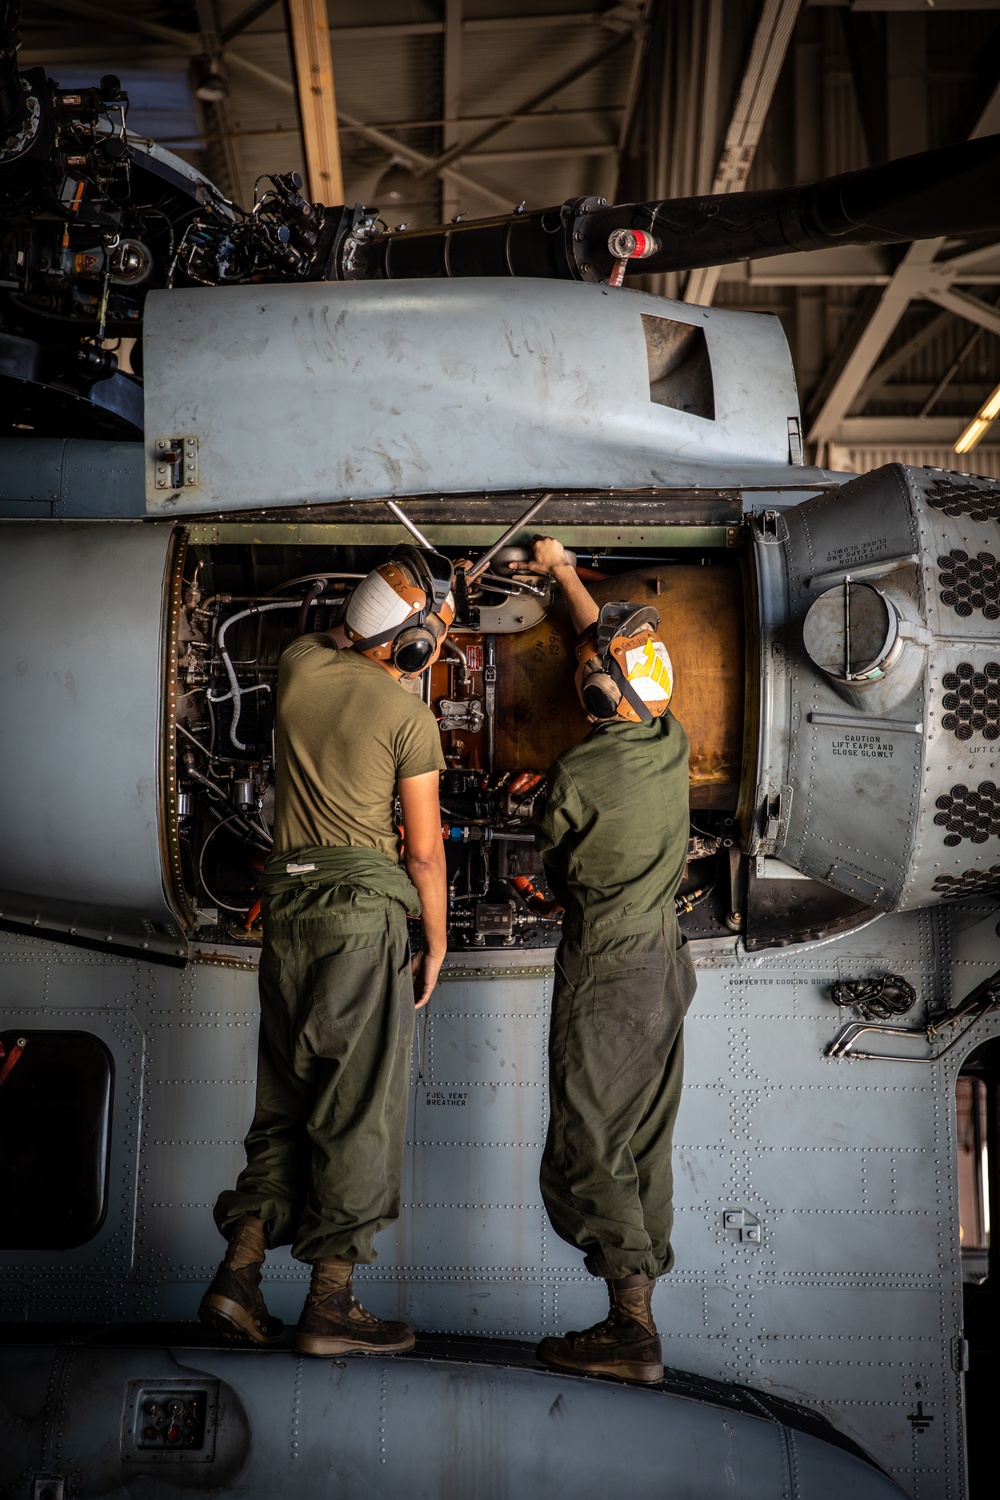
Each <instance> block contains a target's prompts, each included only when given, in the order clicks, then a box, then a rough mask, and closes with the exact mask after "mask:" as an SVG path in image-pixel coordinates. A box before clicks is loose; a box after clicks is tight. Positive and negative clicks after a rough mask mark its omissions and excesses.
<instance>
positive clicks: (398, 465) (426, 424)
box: [144, 279, 800, 515]
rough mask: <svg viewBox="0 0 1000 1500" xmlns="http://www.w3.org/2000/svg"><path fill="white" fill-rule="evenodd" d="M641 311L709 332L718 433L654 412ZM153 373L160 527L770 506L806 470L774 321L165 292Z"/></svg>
mask: <svg viewBox="0 0 1000 1500" xmlns="http://www.w3.org/2000/svg"><path fill="white" fill-rule="evenodd" d="M643 314H647V315H648V316H652V317H656V318H668V319H673V320H675V321H676V322H680V323H683V324H685V325H689V326H696V327H698V328H701V329H703V330H704V335H705V338H706V340H707V346H708V353H709V357H710V360H711V369H712V380H713V384H714V405H715V417H714V419H710V418H708V417H702V416H696V415H693V414H692V413H691V412H689V411H682V410H677V409H675V408H673V407H667V406H663V405H659V404H657V403H656V402H654V401H653V400H651V397H650V373H649V362H648V359H647V352H646V339H645V335H644V332H643V322H642V315H643ZM144 369H145V392H146V461H147V479H146V486H147V488H146V494H147V509H148V510H149V511H150V512H152V513H155V514H161V515H164V514H169V515H178V514H187V513H194V512H204V511H238V510H253V509H256V508H260V507H261V506H267V507H276V506H282V505H286V506H287V505H296V506H297V505H302V504H320V503H323V502H329V501H336V500H343V499H349V498H355V499H365V498H372V497H375V498H381V497H383V496H387V495H389V496H392V495H407V494H428V493H442V494H444V493H465V492H468V491H470V490H477V491H478V490H483V489H489V490H517V489H526V488H527V489H536V488H548V487H552V488H559V489H567V488H568V489H573V488H586V487H589V488H591V489H593V488H606V487H607V488H613V487H624V488H639V487H645V486H683V485H687V486H695V487H697V486H715V485H718V484H723V485H726V484H742V485H750V486H751V487H753V486H754V485H755V484H756V485H757V486H758V487H760V486H764V487H772V488H773V487H775V486H777V485H780V484H782V483H788V482H793V481H795V480H796V477H797V475H798V474H799V473H800V471H799V470H797V469H796V468H795V467H793V466H792V465H791V464H790V463H789V443H788V422H789V418H797V415H798V398H797V396H796V391H795V382H794V377H793V373H792V367H791V361H790V358H789V354H788V348H787V345H786V343H785V339H784V335H783V333H782V331H781V327H780V324H779V323H778V320H777V319H776V318H774V317H772V316H770V315H761V314H754V315H752V316H749V315H747V314H745V313H739V312H726V311H721V312H720V311H717V310H716V309H714V308H701V307H695V306H690V305H688V304H685V303H677V302H668V301H666V300H665V299H663V298H658V297H653V296H650V295H648V294H646V293H641V292H632V291H628V290H625V289H616V288H615V289H612V288H608V287H600V286H591V285H586V284H583V283H580V284H575V283H566V284H562V283H552V282H541V281H513V282H512V281H493V280H490V279H483V280H475V281H464V282H463V281H446V282H434V281H413V282H389V283H384V282H376V283H362V282H350V283H329V284H327V283H324V284H322V285H313V284H310V285H306V286H260V287H254V286H246V287H224V288H196V289H194V290H185V291H169V292H168V291H163V292H153V293H151V294H150V296H149V297H148V299H147V301H146V310H145V331H144ZM190 438H193V439H194V440H195V444H196V458H195V460H194V462H195V465H196V467H195V468H194V469H193V470H191V471H190V474H189V479H190V483H187V484H184V485H181V486H179V487H177V486H176V485H175V480H176V479H177V477H178V472H179V471H178V469H177V468H176V467H174V466H171V465H170V464H167V465H163V466H161V462H160V460H161V457H162V447H161V445H169V444H172V443H174V442H176V440H178V439H180V440H181V442H182V445H183V444H185V443H186V442H187V440H188V439H190ZM184 469H185V472H187V468H186V460H185V462H184ZM768 476H770V478H768Z"/></svg>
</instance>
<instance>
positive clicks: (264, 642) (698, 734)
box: [165, 512, 746, 951]
mask: <svg viewBox="0 0 1000 1500" xmlns="http://www.w3.org/2000/svg"><path fill="white" fill-rule="evenodd" d="M382 515H383V516H384V512H382ZM544 519H545V518H544V516H543V517H540V518H539V521H540V522H542V521H544ZM420 524H421V526H422V527H424V529H425V531H426V533H427V535H428V539H429V540H430V541H431V542H432V543H433V544H434V545H435V546H437V547H439V548H440V549H441V550H442V551H444V552H445V553H446V554H447V555H449V556H450V557H451V558H452V559H453V560H454V561H456V562H457V561H460V560H462V559H468V558H473V559H475V558H477V557H479V556H481V555H482V553H483V552H484V551H485V550H486V548H487V547H489V546H490V545H491V544H492V543H493V542H494V541H495V540H496V538H497V537H498V535H499V533H500V531H501V530H502V529H503V527H502V525H497V524H496V523H494V524H493V525H492V526H489V527H487V526H485V525H472V526H466V527H464V528H460V527H458V526H452V525H438V526H436V527H435V526H429V525H428V526H425V525H424V522H423V520H421V522H420ZM546 529H547V530H551V534H553V535H557V536H558V537H559V539H560V540H562V541H563V543H564V544H565V545H566V546H567V547H570V548H573V549H574V550H575V552H576V559H577V566H578V569H579V571H580V575H581V577H582V578H583V579H584V581H585V582H586V583H587V586H588V588H590V589H591V591H592V592H593V594H594V596H595V598H596V599H597V600H598V602H601V603H603V602H606V601H608V600H611V599H618V598H634V599H641V600H651V601H654V602H656V604H657V607H658V608H659V610H660V614H661V631H660V633H661V635H662V636H663V638H664V640H665V642H666V643H667V646H668V649H669V651H670V653H671V657H672V660H673V663H674V669H675V677H676V683H677V686H676V688H675V698H674V708H675V711H676V713H677V717H678V718H679V719H680V720H681V722H682V723H684V725H685V728H686V729H687V730H688V733H689V736H690V738H691V742H692V759H691V804H692V828H691V845H690V855H691V857H690V861H689V865H688V870H687V872H686V878H685V881H684V884H683V886H682V890H681V895H680V897H679V898H678V910H679V912H681V915H682V922H683V924H684V926H685V930H687V931H688V932H689V933H690V935H692V936H700V937H711V936H723V935H728V936H730V937H731V935H732V932H733V930H734V925H736V926H738V919H739V906H740V902H739V899H738V891H739V884H740V878H741V870H740V865H741V860H740V856H739V854H738V843H739V839H738V834H737V828H736V821H735V820H736V813H737V803H738V798H739V780H740V768H741V761H742V756H743V745H742V740H743V718H744V695H745V690H746V675H745V664H744V644H743V642H744V618H743V610H744V604H743V599H744V592H745V590H744V584H743V580H742V573H741V566H740V558H741V554H740V548H739V546H738V545H734V541H735V542H738V540H739V537H738V533H737V532H736V531H735V530H734V529H733V528H732V527H729V528H727V527H724V526H702V527H648V526H647V527H637V528H635V533H634V535H630V533H629V530H628V529H626V528H609V527H597V526H590V527H588V526H582V527H575V528H570V527H565V526H551V527H550V528H546ZM402 539H403V538H402V536H401V533H400V528H399V527H398V526H394V525H391V524H390V525H386V524H384V523H383V524H377V523H375V524H372V523H368V524H364V525H344V524H329V525H324V524H304V525H291V526H290V525H288V524H280V525H278V524H274V523H270V522H266V523H262V524H257V525H254V526H250V525H246V524H243V523H240V522H225V523H215V524H212V523H205V524H195V525H193V526H191V527H190V528H189V529H188V531H187V533H186V545H185V547H184V548H183V549H182V555H181V557H180V559H179V562H178V567H177V576H176V578H175V579H174V581H173V604H172V609H171V617H172V622H173V627H174V628H173V636H172V639H171V642H170V652H169V655H170V665H169V670H170V676H171V691H170V693H169V695H168V702H169V703H170V714H171V718H172V724H171V726H170V729H171V733H169V734H168V742H169V743H168V754H167V760H168V778H167V780H168V795H167V808H166V819H165V822H166V828H167V842H168V845H169V865H170V869H171V873H172V877H173V885H174V899H175V902H176V903H177V905H178V907H179V908H180V909H181V911H182V912H183V914H184V917H185V919H186V921H187V922H188V923H189V928H190V935H191V938H192V939H193V941H194V942H195V943H196V944H197V945H198V946H200V947H202V948H203V949H204V948H207V949H220V948H226V949H230V950H231V949H232V948H233V947H234V946H235V947H236V948H237V949H239V948H246V947H247V946H251V947H252V946H255V945H257V944H258V943H259V941H260V899H259V893H258V875H259V872H260V870H261V869H262V868H263V864H264V862H265V860H266V859H267V857H268V854H269V852H270V848H271V827H272V821H273V809H274V761H275V693H276V688H277V677H278V662H279V658H280V656H281V653H282V651H283V650H284V648H285V647H286V646H287V645H288V644H289V642H290V641H292V640H293V639H295V638H296V637H297V636H298V635H300V634H302V633H305V632H309V631H327V630H331V629H333V628H334V627H335V626H336V625H338V624H339V623H340V622H341V620H342V618H343V614H344V611H345V608H346V602H347V599H348V598H349V596H350V593H351V590H352V589H353V588H354V586H355V585H356V583H357V581H358V579H359V578H360V577H363V576H364V575H365V574H366V573H367V572H368V571H369V570H370V569H371V568H373V567H375V566H377V565H378V564H379V563H380V562H382V561H384V560H385V558H386V556H387V555H388V553H389V552H390V550H391V548H392V547H393V546H394V545H395V544H396V543H397V542H399V541H400V540H402ZM671 544H673V545H671ZM526 555H527V554H526V551H525V550H524V549H523V548H522V549H521V551H520V552H518V551H517V550H512V549H505V551H504V552H503V553H500V554H498V555H497V557H496V558H495V559H494V562H493V563H492V564H491V566H490V568H489V570H488V571H487V572H486V573H485V574H484V575H483V576H482V578H481V579H479V580H478V581H477V583H476V584H475V585H474V586H473V588H472V589H471V591H469V592H468V593H466V594H465V595H464V596H463V590H462V588H461V584H460V585H459V587H458V589H457V602H458V616H457V619H456V622H455V625H454V627H453V629H452V632H451V634H450V636H449V639H448V642H447V643H446V646H445V649H444V651H443V652H442V655H441V657H440V659H439V660H438V662H437V663H436V664H435V665H434V667H433V668H432V669H431V670H430V672H428V673H425V674H424V676H423V677H422V678H419V679H416V680H415V682H414V684H413V690H415V691H418V692H419V693H420V695H421V696H422V697H423V699H424V701H425V702H426V703H427V704H428V705H429V707H430V708H431V710H432V712H433V713H434V715H435V717H436V719H437V722H438V726H439V729H440V733H441V741H442V749H443V753H444V758H445V762H446V765H447V770H446V771H445V772H444V773H443V775H442V778H441V814H442V836H443V838H444V841H445V848H446V852H447V861H448V885H449V948H451V949H452V950H458V951H463V950H471V951H477V950H480V951H481V950H483V949H487V950H510V949H532V948H535V949H537V948H549V949H551V948H552V947H554V946H555V945H556V943H557V942H558V939H559V928H560V920H561V915H562V913H561V909H560V908H559V907H558V905H557V903H556V902H555V901H554V899H553V897H552V895H551V892H550V891H549V890H548V889H547V887H546V884H545V878H544V873H543V870H542V866H541V861H540V859H539V856H538V854H537V853H536V850H535V846H534V834H533V817H534V815H535V813H536V811H537V809H538V808H539V806H540V805H541V801H542V799H543V798H544V795H545V786H546V773H547V771H548V769H549V766H550V765H551V764H552V762H553V761H554V759H555V758H556V756H557V755H558V754H559V753H560V751H561V750H563V749H565V748H566V747H567V746H569V745H571V744H574V743H576V742H577V741H579V740H580V739H582V738H583V736H584V735H585V734H586V733H587V731H588V729H589V725H588V723H587V720H586V718H585V716H584V714H583V711H582V709H581V708H580V706H579V703H578V701H577V697H576V692H575V689H574V685H573V673H574V654H573V633H572V630H571V627H570V624H569V620H568V616H567V614H566V611H565V608H564V606H563V603H562V600H561V597H560V595H559V593H558V590H556V589H554V587H553V586H552V585H551V582H550V581H549V580H547V579H544V578H540V577H538V576H537V575H532V574H530V573H527V572H522V573H520V574H519V573H518V572H517V570H516V568H515V569H514V570H513V572H512V571H511V569H510V568H509V567H508V566H507V564H508V563H509V562H510V561H511V560H514V561H516V560H517V558H518V557H521V558H523V557H524V556H526ZM696 662H697V664H698V666H697V671H696V670H695V663H696ZM403 834H404V837H405V830H404V831H403ZM734 912H735V913H736V919H735V922H734Z"/></svg>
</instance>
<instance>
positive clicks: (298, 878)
mask: <svg viewBox="0 0 1000 1500" xmlns="http://www.w3.org/2000/svg"><path fill="white" fill-rule="evenodd" d="M339 885H346V886H350V887H351V888H352V889H354V890H359V891H366V892H367V893H368V894H369V895H372V896H383V897H385V899H386V900H389V901H398V902H399V904H400V906H402V907H404V908H405V910H406V914H407V916H410V917H419V916H420V897H419V896H418V894H417V889H416V886H415V885H414V884H413V882H412V881H411V880H410V877H409V876H408V875H407V873H406V871H405V870H404V869H403V867H402V865H398V864H396V863H395V861H394V860H391V859H389V858H388V856H387V855H385V854H380V853H379V851H378V850H377V849H355V848H347V849H322V848H310V849H296V850H295V851H294V852H293V853H291V854H272V855H271V857H270V859H269V860H268V861H267V864H266V865H265V866H264V869H263V872H262V874H261V877H260V888H261V890H262V891H263V893H264V894H265V895H266V896H277V895H282V894H284V893H286V892H288V891H295V890H300V889H301V888H302V887H303V886H305V887H312V888H314V889H315V888H319V887H324V888H327V889H330V888H333V887H335V886H339Z"/></svg>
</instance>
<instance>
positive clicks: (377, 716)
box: [274, 635, 445, 861]
mask: <svg viewBox="0 0 1000 1500" xmlns="http://www.w3.org/2000/svg"><path fill="white" fill-rule="evenodd" d="M444 769H445V762H444V755H443V754H442V751H441V736H440V734H439V732H438V727H437V723H436V721H435V719H434V715H433V714H432V713H431V711H430V709H429V708H428V707H427V705H426V704H425V703H422V702H421V701H420V699H419V698H415V697H414V696H413V694H412V693H408V692H407V691H406V689H405V688H404V687H403V685H402V684H401V683H400V682H399V681H398V679H397V678H395V677H393V676H391V675H390V674H389V673H388V672H387V671H386V670H385V668H384V667H381V666H379V664H378V662H374V661H370V660H369V659H368V657H366V656H361V655H359V653H358V652H357V651H350V650H345V651H340V650H338V649H337V646H336V645H335V644H334V642H333V641H331V640H330V639H329V637H328V636H325V635H303V636H300V637H299V639H298V640H296V641H293V642H292V644H291V645H290V646H289V647H288V648H287V649H286V650H285V651H284V652H283V653H282V656H281V662H280V664H279V667H278V724H277V752H276V761H275V797H274V853H275V854H291V853H292V852H293V851H294V850H296V849H308V848H330V849H341V848H345V847H346V848H362V849H378V850H379V851H380V852H381V853H382V854H385V855H387V856H388V857H389V859H392V860H396V861H398V859H399V839H398V837H397V834H396V828H395V825H394V823H393V818H392V802H393V795H394V792H395V789H396V783H397V781H399V780H400V779H401V778H404V777H407V776H422V775H424V774H425V772H427V771H443V770H444Z"/></svg>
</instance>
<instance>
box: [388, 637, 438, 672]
mask: <svg viewBox="0 0 1000 1500" xmlns="http://www.w3.org/2000/svg"><path fill="white" fill-rule="evenodd" d="M436 645H437V637H436V636H435V635H434V632H433V631H431V630H429V629H428V628H427V626H426V625H413V626H411V627H410V629H409V630H401V631H400V633H399V635H397V637H396V639H395V640H394V641H393V644H392V664H393V666H394V667H398V668H399V670H400V671H401V672H406V673H414V672H422V671H423V670H424V668H425V667H426V665H427V663H428V662H429V661H430V659H431V657H432V656H433V655H434V648H435V647H436Z"/></svg>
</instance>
